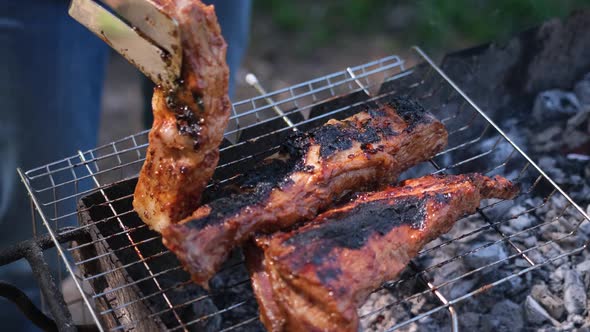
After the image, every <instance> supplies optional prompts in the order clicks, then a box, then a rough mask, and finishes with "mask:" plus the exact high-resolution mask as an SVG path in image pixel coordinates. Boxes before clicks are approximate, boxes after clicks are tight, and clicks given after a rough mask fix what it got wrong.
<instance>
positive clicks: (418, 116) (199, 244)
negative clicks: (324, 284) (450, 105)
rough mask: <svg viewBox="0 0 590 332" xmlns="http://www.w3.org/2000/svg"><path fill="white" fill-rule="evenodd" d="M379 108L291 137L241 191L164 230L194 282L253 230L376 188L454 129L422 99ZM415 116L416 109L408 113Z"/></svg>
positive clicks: (427, 154) (304, 216)
mask: <svg viewBox="0 0 590 332" xmlns="http://www.w3.org/2000/svg"><path fill="white" fill-rule="evenodd" d="M402 101H403V103H408V102H409V101H408V100H407V99H406V98H403V99H398V98H394V99H393V100H392V101H391V102H390V103H388V104H386V105H384V106H382V107H380V108H378V109H369V110H366V111H362V112H360V113H357V114H355V115H353V116H351V117H349V118H347V119H344V120H342V121H337V120H334V119H332V120H330V121H328V122H327V123H326V124H325V125H323V126H322V127H319V128H317V129H314V130H311V131H310V132H308V133H302V134H298V135H295V136H294V137H292V138H291V139H289V140H287V141H286V142H285V143H284V144H283V145H282V149H281V151H280V152H279V153H278V154H276V155H273V156H271V157H270V158H268V159H267V160H265V161H264V162H263V163H262V164H261V165H260V166H259V167H257V168H255V169H254V170H253V171H251V172H250V174H247V175H246V176H245V177H244V178H245V179H244V180H242V181H241V183H240V185H241V187H240V189H239V190H238V191H237V192H238V193H235V194H232V195H229V196H226V197H225V198H221V199H219V200H216V201H212V202H211V203H209V204H206V205H203V206H201V207H200V208H199V209H197V210H196V211H195V212H194V213H193V215H191V216H190V217H188V218H186V219H184V220H183V221H181V222H179V223H178V224H175V225H171V226H170V227H168V228H166V229H165V230H164V231H163V232H162V235H163V241H164V244H165V245H166V246H167V247H168V248H169V249H170V250H171V251H173V252H174V253H175V254H176V255H177V257H178V258H179V259H180V261H181V262H182V263H183V264H184V267H185V268H186V269H187V270H188V271H189V272H190V273H191V275H192V278H193V280H194V281H195V282H197V283H199V284H202V285H203V286H206V283H207V281H208V280H209V278H211V276H212V275H213V274H214V273H215V272H216V271H217V269H218V268H219V267H220V266H221V264H222V263H223V261H224V260H225V259H226V257H227V255H228V254H229V252H230V251H231V249H232V248H234V247H235V246H237V245H240V244H241V243H243V242H244V241H245V240H247V239H248V238H249V237H250V236H251V235H252V234H253V233H254V232H260V231H262V232H269V231H275V230H278V229H284V228H286V227H289V226H291V225H293V224H294V223H296V222H299V221H302V220H309V219H311V218H313V217H315V216H316V215H317V213H318V212H319V211H321V210H323V209H325V208H327V207H328V206H330V205H331V204H332V203H333V202H334V201H335V200H337V199H339V198H340V197H342V195H344V194H346V193H348V192H350V191H358V190H363V189H367V190H370V189H372V188H375V187H376V186H377V185H386V184H389V183H391V182H393V181H395V180H396V179H397V176H398V175H399V174H400V173H401V172H403V171H404V170H406V169H408V168H409V167H411V166H414V165H416V164H418V163H420V162H423V161H425V160H427V159H429V158H431V157H432V156H433V155H434V154H436V153H438V152H440V151H441V150H442V149H443V148H444V147H445V146H446V143H447V132H446V130H445V128H444V126H443V125H442V123H440V122H439V121H438V120H436V119H435V118H434V117H433V116H432V115H430V114H429V113H428V112H426V111H425V110H424V109H423V108H422V107H420V106H419V105H418V104H417V103H413V104H412V107H413V108H412V109H411V110H410V109H409V107H406V108H404V110H403V111H402V112H401V114H400V112H399V111H398V110H397V109H396V108H395V107H396V106H395V105H401V103H402ZM408 114H412V115H411V116H408Z"/></svg>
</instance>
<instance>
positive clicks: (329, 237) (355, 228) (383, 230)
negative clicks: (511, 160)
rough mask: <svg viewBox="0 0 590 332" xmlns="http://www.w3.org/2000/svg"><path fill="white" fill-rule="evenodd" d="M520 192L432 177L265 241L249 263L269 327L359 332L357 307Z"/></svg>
mask: <svg viewBox="0 0 590 332" xmlns="http://www.w3.org/2000/svg"><path fill="white" fill-rule="evenodd" d="M517 192H518V188H517V187H516V186H515V185H513V184H512V183H510V182H509V181H508V180H506V179H504V178H502V177H499V176H496V177H494V178H489V177H486V176H483V175H480V174H468V175H456V176H454V175H450V176H425V177H422V178H419V179H415V180H408V181H404V182H403V183H401V185H400V186H399V187H390V188H387V189H385V190H383V191H379V192H374V193H367V194H361V195H360V196H358V197H357V198H356V199H354V200H353V201H352V202H351V203H348V204H346V205H344V206H342V207H339V208H336V209H333V210H330V211H328V212H325V213H323V214H321V215H319V216H318V217H317V218H315V219H314V220H313V221H311V222H308V223H307V224H306V225H304V226H302V227H300V228H298V229H296V230H294V231H291V232H288V233H275V234H273V235H263V236H259V237H257V238H256V240H255V241H254V244H252V245H250V246H248V247H247V248H246V249H247V250H246V258H247V265H248V268H249V270H250V273H251V277H252V284H253V289H254V292H255V295H256V298H257V301H258V304H259V307H260V316H261V320H262V322H263V323H264V325H265V326H266V328H267V329H268V330H269V331H273V332H276V331H290V332H293V331H306V332H307V331H350V332H356V331H357V329H358V325H359V318H358V315H357V307H358V306H359V305H361V304H362V303H363V302H364V301H365V300H366V298H367V296H368V295H369V294H370V293H371V292H372V291H374V290H375V289H377V288H378V287H379V286H380V285H381V284H382V283H383V282H385V281H388V280H391V279H393V278H395V277H396V276H397V275H398V274H399V273H400V272H401V271H402V270H403V269H404V268H405V266H406V265H407V264H408V263H409V261H410V259H412V258H413V257H414V256H416V255H417V254H418V252H419V250H420V249H422V247H423V246H424V245H425V244H427V243H428V242H430V241H432V240H434V239H435V238H437V237H438V236H440V235H442V234H443V233H446V232H448V231H449V230H450V229H451V227H452V226H453V224H454V223H455V221H456V220H458V219H459V218H461V217H463V216H465V215H468V214H472V213H474V212H475V211H476V208H477V207H478V206H479V204H480V201H481V200H482V199H484V198H502V199H512V198H513V197H514V196H515V195H516V194H517Z"/></svg>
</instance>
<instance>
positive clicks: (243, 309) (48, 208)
mask: <svg viewBox="0 0 590 332" xmlns="http://www.w3.org/2000/svg"><path fill="white" fill-rule="evenodd" d="M413 51H414V53H413V55H412V56H414V58H410V59H408V61H407V62H411V63H416V65H414V66H412V67H411V68H405V64H406V63H407V62H404V61H403V60H402V59H401V58H400V57H397V56H390V57H386V58H383V59H381V60H378V61H374V62H370V63H367V64H364V65H361V66H357V67H352V68H348V69H347V70H344V71H341V72H337V73H334V74H331V75H328V76H325V77H321V78H318V79H315V80H311V81H309V82H305V83H302V84H298V85H295V86H292V87H290V88H286V89H282V90H278V91H275V92H272V93H269V94H267V95H265V96H260V97H256V98H253V99H250V100H246V101H241V102H238V103H235V104H234V105H233V114H232V117H231V121H230V122H231V123H232V125H231V126H230V129H228V131H227V133H226V138H227V139H228V141H226V142H225V144H224V145H222V148H221V161H220V166H219V167H218V171H217V172H216V184H223V183H224V182H225V181H227V180H228V179H229V177H231V176H232V175H234V174H235V173H236V170H239V169H244V168H245V167H249V166H250V165H252V164H253V163H255V162H256V161H257V160H260V158H263V157H265V156H266V155H268V154H270V153H272V152H273V151H274V150H275V149H276V148H277V147H278V143H279V142H280V141H281V140H282V138H284V137H286V135H288V134H289V133H290V132H291V131H292V130H293V128H292V127H291V126H290V124H293V126H294V127H295V128H297V129H300V130H307V129H309V128H312V127H315V126H318V125H320V124H321V123H323V122H325V121H327V120H328V119H330V118H343V117H345V115H346V114H350V113H354V112H356V111H358V110H359V108H362V107H363V105H365V104H366V103H367V102H371V101H373V102H377V103H378V102H379V99H380V98H383V97H386V96H388V95H396V94H406V95H410V96H412V97H413V98H416V99H418V100H419V101H420V102H421V103H422V104H423V106H424V107H425V108H426V109H428V110H429V111H430V112H431V113H433V114H434V115H435V116H436V117H437V118H438V119H440V120H441V121H442V122H443V123H444V124H445V126H446V127H447V130H448V132H449V145H448V148H447V149H446V150H445V151H443V152H441V153H439V154H438V155H437V156H435V157H434V158H433V159H432V160H431V161H430V163H424V164H422V165H419V166H417V167H415V168H414V169H412V170H410V171H408V172H406V173H405V174H403V175H402V178H407V177H415V176H421V175H425V174H428V173H448V174H458V173H465V172H480V173H483V174H486V175H495V174H500V175H503V176H505V177H507V178H509V179H510V180H512V181H515V182H517V183H518V184H519V185H520V187H521V194H520V195H519V197H517V198H516V201H517V202H520V203H522V202H524V203H523V204H525V203H526V204H525V205H526V206H528V207H529V208H527V209H525V210H524V211H516V212H515V211H513V210H511V207H512V206H513V204H514V202H512V201H499V200H487V201H484V202H482V205H481V207H480V209H479V210H478V214H476V215H474V216H470V217H468V218H465V219H463V220H461V221H459V222H458V223H457V225H456V226H455V227H454V228H453V230H452V231H451V232H450V233H448V234H446V235H444V236H442V237H441V238H440V239H438V240H436V241H435V242H433V243H431V244H430V245H428V246H427V247H426V248H425V249H423V250H422V251H421V252H420V254H419V255H418V257H416V258H415V259H414V260H413V262H412V263H411V264H410V266H409V267H408V269H407V270H406V271H405V272H404V273H403V274H402V276H400V277H399V278H398V279H397V280H393V281H390V282H387V283H385V284H384V285H383V287H382V288H381V289H380V290H377V292H378V293H379V292H387V293H388V294H390V299H391V300H390V301H389V303H383V304H382V305H381V306H380V307H379V308H375V307H374V306H373V307H371V308H368V309H367V308H365V307H363V308H361V309H360V316H361V319H362V321H363V322H364V323H365V324H368V323H367V322H369V321H371V320H374V319H375V317H377V316H379V315H382V314H383V313H385V312H392V311H396V312H401V313H403V314H398V315H397V316H396V317H395V319H391V322H389V324H386V325H385V326H386V327H385V329H386V330H387V331H391V330H396V329H400V328H401V329H403V328H404V327H407V326H408V325H409V324H411V323H414V322H417V323H420V322H424V321H425V320H428V319H431V318H433V317H434V318H435V319H440V320H448V322H449V324H450V326H451V328H452V329H453V330H456V329H457V327H458V316H460V315H461V312H459V311H458V310H456V309H457V308H456V307H457V305H458V304H459V303H460V302H462V301H464V300H466V299H469V298H471V297H473V296H474V295H477V294H480V293H484V292H486V291H488V290H490V289H492V288H493V287H495V286H498V285H500V284H502V283H504V282H507V281H510V280H512V279H514V278H517V277H519V276H522V275H524V274H527V273H528V272H531V271H532V270H535V269H539V268H540V267H542V266H552V265H553V264H554V263H555V262H558V261H559V260H560V259H562V258H563V257H566V256H569V255H573V254H576V253H578V252H580V251H582V250H584V249H585V248H586V246H587V243H586V242H579V241H577V242H576V241H572V240H571V239H572V238H576V234H577V230H578V228H579V226H580V224H581V223H583V222H588V221H589V220H590V219H589V218H588V216H587V215H586V214H585V212H584V211H583V210H582V209H581V208H580V207H579V206H578V205H576V204H575V202H573V201H572V199H571V198H570V197H569V196H568V195H567V194H566V193H565V192H564V191H563V190H562V189H561V188H559V187H558V186H557V185H556V184H555V183H554V181H553V180H551V179H550V178H549V177H548V176H547V175H546V174H545V173H544V172H543V171H542V170H541V169H540V168H539V167H538V166H537V165H536V164H535V163H534V162H532V160H531V159H530V158H529V157H528V156H527V155H526V154H524V153H523V151H522V150H521V149H520V148H518V147H517V146H516V145H515V144H514V143H513V142H512V141H511V140H510V139H509V138H508V137H507V136H506V135H505V134H504V133H503V132H502V131H501V130H500V129H499V128H498V127H497V126H496V125H495V124H494V123H493V122H492V121H491V120H490V119H489V118H488V117H487V116H486V115H485V113H483V112H482V111H481V110H480V109H479V108H478V107H477V105H475V104H474V103H473V102H472V101H471V100H470V99H469V98H468V97H467V96H465V95H464V94H463V92H462V91H461V90H460V89H459V88H458V87H457V86H455V84H454V83H452V82H451V81H450V80H449V79H448V77H447V76H446V75H445V74H444V73H443V72H442V71H441V70H440V69H439V68H438V67H437V66H436V65H435V64H434V63H433V62H432V61H431V60H430V59H429V58H428V57H427V56H426V55H425V54H424V53H423V52H422V51H421V50H420V49H419V48H415V49H414V50H413ZM287 120H288V121H287ZM146 147H147V131H145V132H141V133H138V134H136V135H133V136H129V137H126V138H124V139H122V140H119V141H116V142H113V143H110V144H107V145H104V146H101V147H98V148H96V149H93V150H89V151H85V152H79V153H78V154H77V155H75V156H72V157H69V158H66V159H63V160H60V161H57V162H54V163H51V164H48V165H45V166H42V167H38V168H35V169H32V170H29V171H26V172H23V171H21V170H19V174H20V175H21V177H22V180H23V182H24V183H25V185H26V187H27V189H28V191H29V193H30V195H31V199H32V202H33V204H34V206H35V208H36V210H37V213H38V215H39V216H40V218H39V219H37V218H35V217H34V218H33V222H34V223H42V224H43V225H44V226H45V229H46V230H47V231H48V232H49V233H50V235H51V236H52V237H53V238H54V240H55V237H56V236H58V235H61V234H58V233H57V232H58V228H59V227H63V226H69V225H77V228H76V229H86V230H88V232H89V233H90V234H91V237H90V238H91V240H89V241H88V242H84V243H72V244H71V246H69V247H65V246H63V245H60V244H59V243H56V245H57V248H58V251H59V252H60V254H61V256H62V258H63V263H65V265H66V268H67V269H68V270H69V272H70V274H71V275H72V276H74V280H75V281H76V285H77V287H78V289H79V291H80V292H81V294H82V298H83V300H84V302H85V303H86V305H87V306H88V308H90V310H91V313H92V315H93V318H94V320H95V321H96V322H97V324H98V325H99V326H100V327H101V329H103V330H112V331H118V330H132V329H137V330H143V329H146V328H154V327H157V328H160V329H168V330H172V331H175V330H190V329H197V328H204V327H208V328H210V329H217V330H223V331H229V330H255V329H256V328H260V323H259V322H258V318H257V312H256V307H255V300H254V298H253V296H252V293H251V289H250V285H249V280H248V278H247V275H246V274H245V273H244V271H243V264H242V263H241V261H240V257H239V254H236V258H235V259H233V260H232V261H231V262H229V263H228V264H227V265H226V266H225V267H224V268H223V270H222V272H221V273H220V275H222V276H232V278H234V279H235V277H236V276H242V277H243V278H241V279H239V278H238V279H239V280H231V281H232V282H231V285H228V284H227V283H221V284H222V285H221V286H219V287H213V289H212V290H211V292H210V293H206V292H204V291H202V290H200V289H198V288H197V287H196V286H195V285H193V284H192V283H191V282H190V280H189V277H188V274H186V273H184V272H183V271H182V269H181V267H180V266H179V265H178V262H177V261H176V260H175V258H174V255H173V254H171V253H170V252H168V251H167V250H166V249H165V248H164V247H163V246H162V245H161V243H160V237H159V235H157V234H156V233H153V232H151V231H149V230H148V229H147V227H146V226H145V225H144V224H143V223H141V221H140V220H139V219H138V218H137V216H136V215H135V213H134V212H133V211H132V208H131V204H130V202H131V199H132V192H133V187H134V183H135V182H134V181H135V180H134V178H135V177H136V176H137V174H138V172H139V170H140V168H141V165H142V163H143V160H144V158H145V150H146ZM527 202H528V203H527ZM552 202H556V204H557V203H559V204H560V207H561V210H560V212H559V213H558V214H555V213H547V212H546V211H544V210H543V206H545V205H546V204H549V203H552ZM527 204H528V205H527ZM525 215H526V216H531V217H533V219H534V220H535V222H533V223H532V224H530V225H528V226H527V227H525V228H523V229H522V230H520V231H515V232H510V231H506V230H505V229H503V227H502V226H503V225H505V224H506V223H509V222H510V221H511V220H514V219H517V218H520V217H523V216H525ZM550 224H560V225H565V226H563V227H566V228H567V229H568V231H569V232H568V233H567V234H566V235H565V236H563V237H558V238H550V239H547V240H546V241H544V242H543V241H541V242H538V243H536V244H534V245H527V243H526V242H523V241H522V237H523V235H525V234H535V233H536V232H539V231H540V230H542V229H543V227H546V226H547V225H550ZM34 229H38V230H39V229H41V228H39V227H38V226H37V227H36V228H34ZM71 231H73V230H72V229H68V230H66V231H65V232H71ZM62 233H63V232H62ZM473 239H478V241H477V243H474V244H473V245H471V243H472V242H473V241H472V240H473ZM556 243H557V244H564V243H567V244H568V245H557V246H555V245H554V244H556ZM572 243H573V244H572ZM492 246H502V247H504V248H505V249H506V250H507V255H506V256H505V257H504V258H502V259H500V260H497V261H493V262H487V263H485V264H481V266H472V267H470V269H468V270H461V271H455V273H451V274H449V273H448V270H449V269H451V268H452V267H453V266H454V265H453V264H455V263H456V262H460V261H463V260H468V259H469V257H470V256H472V255H475V254H477V252H479V251H482V250H486V249H487V248H489V247H492ZM545 246H550V247H551V246H553V247H554V250H552V251H546V250H543V247H545ZM465 248H468V249H467V250H466V249H465ZM563 248H567V249H563ZM541 251H542V252H543V254H541ZM547 252H550V253H551V254H547ZM505 264H508V265H510V266H511V267H512V269H513V271H514V272H513V273H511V274H509V275H503V276H498V277H497V278H495V279H494V280H487V281H486V282H485V283H484V284H482V283H477V282H473V280H475V278H474V277H475V276H478V275H484V274H487V273H489V272H490V271H491V270H492V269H495V268H497V267H498V266H502V265H505ZM445 269H446V270H445ZM230 279H231V278H230ZM85 284H90V285H91V287H87V286H85ZM179 294H180V295H179ZM391 294H393V295H391ZM415 301H422V302H424V303H426V304H427V305H423V306H422V307H421V309H420V310H418V311H417V312H416V311H415V310H414V311H412V310H406V309H407V307H408V305H409V304H411V303H413V302H415ZM445 311H446V312H447V313H448V314H444V312H445Z"/></svg>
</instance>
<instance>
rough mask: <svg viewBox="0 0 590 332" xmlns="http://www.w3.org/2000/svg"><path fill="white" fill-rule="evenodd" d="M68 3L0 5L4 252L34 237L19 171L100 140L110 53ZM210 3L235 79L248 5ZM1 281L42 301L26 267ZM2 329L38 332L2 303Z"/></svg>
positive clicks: (16, 267) (4, 1)
mask: <svg viewBox="0 0 590 332" xmlns="http://www.w3.org/2000/svg"><path fill="white" fill-rule="evenodd" d="M68 2H69V1H67V0H0V48H1V51H0V75H1V76H0V108H1V109H0V249H3V248H5V247H6V246H8V245H10V244H12V243H15V242H17V241H20V240H23V239H26V238H29V237H31V235H32V233H31V226H30V224H31V221H30V212H29V209H30V205H29V201H28V199H27V197H26V194H25V191H24V186H23V185H22V184H21V183H20V181H19V180H18V177H17V173H16V167H21V168H23V169H25V170H26V169H30V168H32V167H35V166H39V165H43V164H46V163H49V162H52V161H54V160H57V159H60V158H64V157H67V156H70V155H74V154H75V153H76V151H77V150H78V149H80V150H86V149H90V148H92V147H93V146H95V144H96V141H97V135H98V128H99V127H98V124H99V118H100V100H101V93H102V85H103V79H104V71H105V66H106V63H107V60H108V54H109V50H108V47H107V46H106V44H104V42H102V41H101V40H100V39H98V38H97V37H95V36H94V35H93V34H92V33H91V32H89V31H88V30H86V29H85V28H84V27H83V26H81V25H80V24H78V23H77V22H75V21H74V20H73V19H71V18H70V17H69V16H68V14H67V6H68ZM210 2H213V3H216V8H217V12H218V16H219V17H220V21H221V24H222V27H223V31H224V36H225V37H226V39H227V41H228V44H229V45H231V46H230V49H229V52H228V62H229V64H230V67H231V70H232V74H233V73H235V70H236V69H237V67H238V66H239V63H240V59H241V57H242V55H243V52H244V49H245V46H246V42H247V33H248V29H247V25H248V24H249V21H248V18H249V14H250V1H249V0H247V1H242V0H236V1H227V0H218V1H210ZM235 4H239V5H235ZM237 12H239V14H238V15H236V13H237ZM130 134H131V133H130ZM0 279H2V280H7V281H9V282H12V283H15V284H17V286H19V287H20V288H21V289H23V290H25V291H26V292H27V293H28V294H29V295H30V296H32V297H33V298H34V299H35V300H36V301H37V299H36V298H37V297H38V290H36V283H35V281H34V280H33V279H32V276H31V274H30V269H29V268H28V265H27V264H26V263H25V262H22V261H21V262H17V263H14V264H11V265H10V266H5V267H0ZM0 322H2V323H1V326H2V327H1V328H0V330H3V331H4V330H5V331H23V330H33V329H32V327H31V324H30V323H29V322H28V321H27V320H26V319H25V318H24V316H23V315H22V314H20V313H19V312H18V311H17V309H16V307H15V306H13V305H12V304H9V303H8V302H7V301H5V300H4V299H2V298H0Z"/></svg>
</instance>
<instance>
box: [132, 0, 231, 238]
mask: <svg viewBox="0 0 590 332" xmlns="http://www.w3.org/2000/svg"><path fill="white" fill-rule="evenodd" d="M150 1H152V2H154V3H155V4H156V5H158V6H159V7H160V8H162V10H163V11H165V12H166V13H168V14H169V15H170V16H171V17H173V18H175V19H176V20H177V22H178V23H179V26H180V29H179V30H180V33H181V40H182V46H183V67H182V77H181V81H180V82H179V86H178V88H177V89H176V90H172V91H164V90H163V89H162V88H156V89H155V91H154V96H153V99H152V107H153V112H154V123H153V126H152V130H151V132H150V134H149V146H148V150H147V155H146V160H145V163H144V165H143V168H142V169H141V173H140V174H139V181H138V183H137V187H136V188H135V195H134V199H133V207H134V208H135V211H137V213H138V214H139V216H140V218H141V219H142V220H143V221H144V222H145V223H146V224H148V225H149V226H150V228H152V229H154V230H156V231H161V230H162V229H163V228H164V227H166V226H168V225H169V224H170V223H174V222H177V221H179V220H181V219H182V218H184V217H186V216H188V215H190V214H191V213H192V212H193V211H194V210H195V209H196V208H197V207H198V205H199V203H200V199H201V193H202V191H203V189H204V188H205V186H206V185H207V183H208V182H209V180H210V179H211V176H212V175H213V171H214V169H215V167H216V166H217V161H218V160H219V150H218V148H219V144H220V143H221V140H222V139H223V132H224V130H225V127H226V126H227V121H228V119H229V111H230V106H231V105H230V102H229V98H228V95H227V93H228V75H229V70H228V67H227V64H226V62H225V51H226V44H225V41H224V40H223V37H222V36H221V30H220V28H219V24H218V23H217V18H216V17H215V11H214V8H213V6H205V5H204V4H202V3H201V1H199V0H150Z"/></svg>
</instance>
